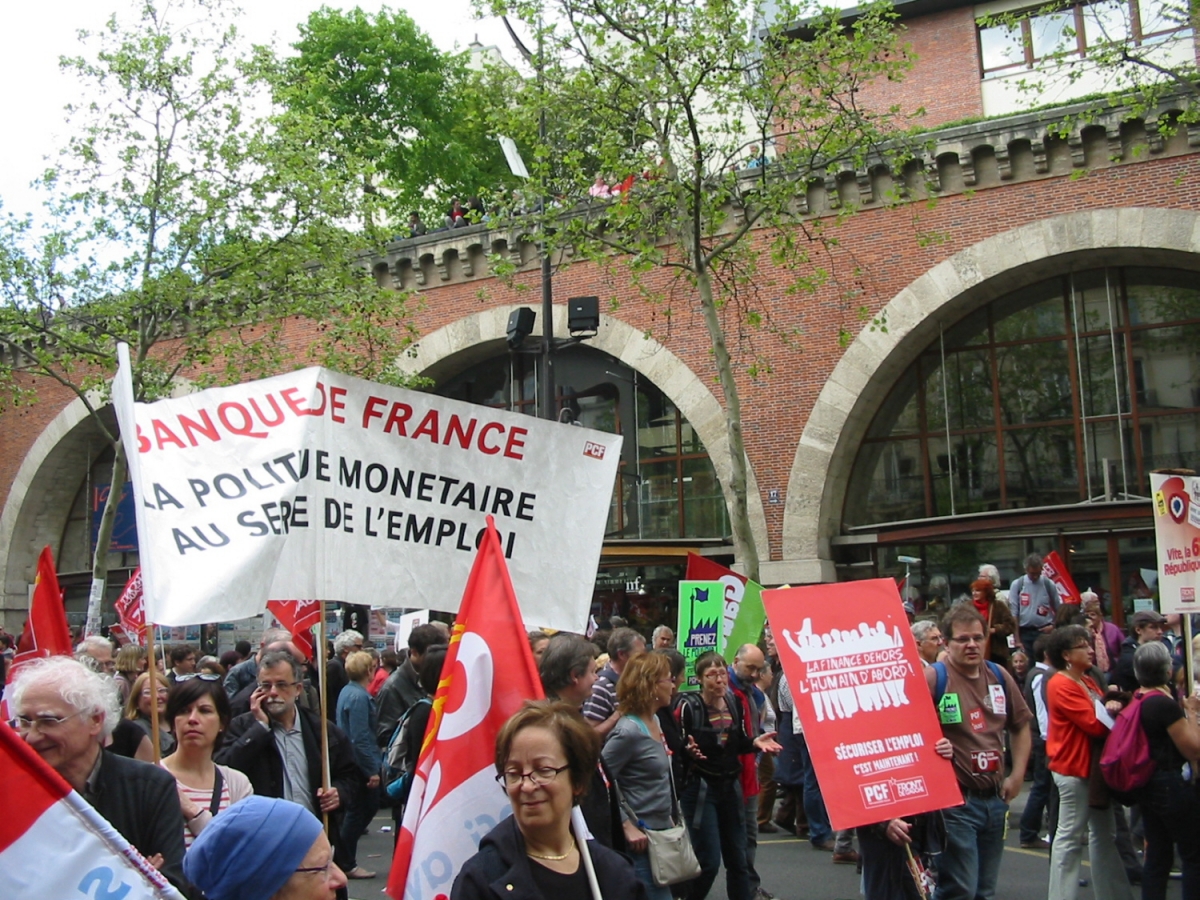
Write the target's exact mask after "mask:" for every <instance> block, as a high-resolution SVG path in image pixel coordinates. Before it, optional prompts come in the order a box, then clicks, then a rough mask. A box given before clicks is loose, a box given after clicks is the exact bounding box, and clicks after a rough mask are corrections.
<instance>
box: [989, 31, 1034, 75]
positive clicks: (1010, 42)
mask: <svg viewBox="0 0 1200 900" xmlns="http://www.w3.org/2000/svg"><path fill="white" fill-rule="evenodd" d="M979 52H980V55H981V56H982V58H983V70H984V71H985V72H987V71H990V70H992V69H1003V68H1005V67H1006V66H1012V65H1024V63H1025V48H1024V47H1023V46H1022V43H1021V26H1020V25H994V26H992V27H991V28H980V29H979Z"/></svg>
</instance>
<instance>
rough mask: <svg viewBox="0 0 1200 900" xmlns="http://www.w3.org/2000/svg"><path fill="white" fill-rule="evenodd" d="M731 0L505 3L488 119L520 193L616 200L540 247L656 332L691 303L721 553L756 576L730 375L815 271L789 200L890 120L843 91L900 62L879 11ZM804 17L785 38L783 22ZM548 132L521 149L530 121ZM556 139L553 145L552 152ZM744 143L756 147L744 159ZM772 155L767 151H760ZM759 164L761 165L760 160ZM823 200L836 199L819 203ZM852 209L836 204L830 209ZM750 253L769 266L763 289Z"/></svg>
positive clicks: (878, 139) (755, 370)
mask: <svg viewBox="0 0 1200 900" xmlns="http://www.w3.org/2000/svg"><path fill="white" fill-rule="evenodd" d="M774 7H775V10H776V11H775V13H774V14H773V17H772V18H771V19H770V20H769V21H768V20H767V19H766V18H765V16H764V9H763V5H762V4H758V3H750V4H746V3H743V2H740V0H707V2H703V3H694V2H691V0H636V2H635V0H546V2H545V3H541V2H536V0H534V2H529V3H520V2H518V3H505V2H503V0H496V2H493V3H492V4H491V6H489V7H488V8H489V9H490V11H492V12H494V13H503V14H509V15H512V16H515V17H517V18H519V19H520V20H521V21H522V22H523V23H524V24H525V25H526V27H528V28H529V29H531V30H532V31H533V33H534V34H535V36H536V43H537V47H538V50H537V52H536V53H534V54H533V59H532V62H533V65H534V68H535V70H536V71H537V72H538V75H537V76H536V77H535V78H534V79H531V83H530V85H529V87H528V88H527V90H526V91H524V92H522V93H521V94H520V96H519V102H518V103H516V104H514V105H512V106H509V107H506V108H497V109H496V110H495V114H496V118H497V122H496V124H495V126H494V127H493V130H494V131H496V132H497V133H503V134H512V135H522V136H526V137H525V140H527V141H530V142H532V143H533V144H534V147H535V149H534V151H533V153H532V154H531V155H532V159H533V162H532V165H531V167H530V168H531V177H532V181H533V183H532V184H531V185H530V188H529V189H530V191H531V192H541V194H542V196H549V197H552V196H557V195H565V196H567V197H573V198H585V199H586V198H587V196H588V188H589V186H590V185H591V184H592V182H593V179H594V178H595V176H596V175H597V174H600V175H602V176H604V177H605V178H606V179H607V180H610V182H611V181H622V180H624V179H626V177H627V176H629V175H631V174H632V175H633V176H634V177H633V178H632V179H631V180H629V181H627V182H626V183H627V184H628V185H629V189H628V190H627V191H625V192H623V193H621V194H619V195H618V196H617V197H616V198H615V199H612V200H607V201H601V202H585V203H581V204H579V205H578V206H577V207H575V208H574V209H573V210H571V211H570V212H568V213H566V214H563V215H559V216H556V217H554V218H552V219H548V220H546V221H545V222H543V223H542V225H541V226H540V228H539V226H538V225H537V223H536V222H531V225H530V227H531V229H539V230H540V237H541V238H543V239H544V240H546V242H547V246H548V247H549V248H550V249H551V251H552V252H553V251H554V250H555V249H556V248H561V247H568V246H569V247H570V248H571V250H572V252H573V253H574V254H575V257H576V258H586V259H591V260H594V261H598V262H599V263H600V264H601V265H609V266H614V267H618V268H619V269H620V270H621V275H622V277H629V275H632V277H633V278H634V280H635V283H636V284H637V286H638V287H639V289H640V290H641V293H642V295H643V297H644V298H645V299H646V300H648V301H650V302H653V303H655V304H657V305H658V308H659V311H660V315H661V318H660V321H665V322H666V323H667V324H668V326H669V323H670V320H671V318H672V316H673V315H674V309H673V307H672V304H673V303H678V302H680V301H679V298H680V297H685V298H686V300H684V301H683V302H685V303H687V304H692V303H694V304H695V306H696V307H697V308H698V309H699V311H700V313H701V315H702V317H703V321H704V324H705V326H706V329H707V332H708V335H709V338H710V339H711V341H712V348H713V361H714V366H715V369H716V376H717V380H718V383H719V385H720V392H721V393H720V395H721V397H722V398H723V401H724V408H725V414H726V432H727V434H728V440H729V447H730V457H731V463H732V473H731V478H730V492H731V494H732V503H731V517H730V518H731V523H732V529H733V538H734V543H735V550H736V554H737V557H738V559H739V561H740V562H741V564H742V565H743V566H744V570H745V572H746V573H747V574H748V575H749V576H750V577H751V578H754V579H757V578H758V577H759V574H758V573H759V548H758V547H757V546H756V545H755V541H754V537H753V535H752V533H751V529H750V521H749V514H748V504H747V497H746V490H747V467H746V455H745V446H744V442H743V438H742V413H741V394H740V390H739V385H738V381H739V377H741V376H744V375H749V376H751V377H755V376H759V375H765V374H766V371H767V369H769V365H770V363H769V355H768V354H766V353H764V352H762V351H761V349H759V348H758V347H757V344H756V338H757V336H759V335H764V334H765V335H774V336H775V337H777V338H779V339H781V340H783V341H784V342H785V343H786V342H787V340H788V338H789V334H788V329H787V326H786V323H775V322H772V321H771V319H770V316H769V314H768V311H767V304H766V303H765V302H763V301H764V298H765V297H767V296H771V295H775V296H778V295H779V294H780V293H783V292H792V291H803V290H806V289H811V288H813V287H815V286H817V285H819V284H821V283H823V282H824V281H826V280H827V279H828V278H829V277H830V272H829V271H828V270H827V269H824V268H823V267H822V266H821V265H818V264H817V259H818V256H819V255H818V254H814V253H811V252H810V248H815V247H820V246H824V245H825V243H826V242H828V241H831V240H832V238H831V237H830V236H829V234H830V233H829V231H828V229H826V228H823V227H822V224H821V222H820V221H819V220H816V219H813V218H812V217H810V216H806V215H803V214H802V210H801V205H800V203H799V202H798V197H799V196H803V194H804V191H805V188H806V186H807V185H808V184H809V183H810V182H811V181H814V180H815V181H819V182H820V183H821V184H824V179H825V175H826V173H827V171H829V170H831V169H833V170H834V171H837V169H838V167H846V168H857V169H861V168H864V167H865V166H866V165H867V163H868V160H869V159H870V158H871V156H872V154H882V153H883V152H884V141H885V139H887V138H889V137H893V136H894V134H895V129H896V127H897V124H898V123H897V121H896V120H897V113H896V112H895V111H894V110H871V109H868V108H865V107H864V106H862V105H860V103H859V91H860V90H861V89H862V88H863V87H864V86H865V85H866V84H867V83H868V82H870V81H871V80H873V79H876V78H890V79H895V78H900V77H902V75H903V73H904V71H905V70H906V68H907V65H908V63H907V60H906V58H905V55H904V51H903V49H902V48H901V46H900V45H899V44H898V43H897V38H896V34H895V27H894V16H893V14H892V13H891V11H890V7H888V6H886V5H872V6H867V7H864V8H863V9H862V11H861V14H860V15H859V16H858V17H857V18H856V20H855V21H854V23H853V24H852V25H849V26H848V25H847V23H846V22H845V21H844V20H843V19H842V18H841V14H840V13H839V12H837V11H834V10H820V9H817V8H816V7H802V6H797V5H795V4H792V3H790V2H784V3H780V4H774ZM801 22H806V24H805V25H804V26H803V33H804V35H803V39H800V40H796V39H793V38H792V37H791V36H788V35H787V34H785V26H789V25H791V26H793V27H794V25H795V23H801ZM543 111H545V114H546V120H547V122H549V123H553V128H552V129H549V128H548V129H546V130H545V131H544V132H543V133H544V134H547V135H558V141H559V143H550V142H548V141H545V140H538V139H537V138H535V137H528V136H530V135H536V134H537V133H538V129H537V127H536V124H534V123H536V121H537V120H538V119H539V118H540V116H541V114H542V113H543ZM562 141H565V142H567V146H563V145H562V143H561V142H562ZM755 145H757V146H758V148H760V149H759V150H758V151H755V150H754V149H753V148H754V147H755ZM771 146H773V147H774V148H775V150H776V151H777V152H775V151H766V150H764V149H762V148H767V147H771ZM764 153H769V157H770V158H769V164H767V165H759V164H760V163H763V162H765V161H768V160H766V159H764V157H763V154H764ZM831 205H837V204H831ZM852 208H853V204H852V203H845V204H842V205H841V206H840V213H839V214H842V215H844V214H848V213H849V212H850V211H851V210H852ZM760 254H763V255H765V256H769V258H770V259H771V260H772V261H773V262H774V263H776V264H779V265H781V266H783V267H784V268H785V270H786V271H787V273H788V275H787V281H786V283H780V284H774V285H770V284H767V283H766V282H765V280H764V276H763V273H762V270H761V268H760V267H759V266H758V259H759V257H760Z"/></svg>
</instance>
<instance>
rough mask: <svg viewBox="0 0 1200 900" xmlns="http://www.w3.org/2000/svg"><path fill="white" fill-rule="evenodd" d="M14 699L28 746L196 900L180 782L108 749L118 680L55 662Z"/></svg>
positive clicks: (31, 675) (44, 662) (33, 673)
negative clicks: (186, 865) (188, 871)
mask: <svg viewBox="0 0 1200 900" xmlns="http://www.w3.org/2000/svg"><path fill="white" fill-rule="evenodd" d="M68 697H69V698H70V699H69V700H68V699H67V698H68ZM8 700H9V703H10V708H11V710H12V711H13V713H14V714H15V719H14V721H15V723H16V727H17V731H18V733H19V734H20V735H21V737H22V738H23V739H24V740H25V743H27V744H28V745H29V746H30V747H32V748H33V749H34V750H35V751H36V752H37V754H38V756H40V757H41V758H42V759H44V760H45V761H46V762H47V763H48V764H49V765H50V767H51V768H53V769H54V770H55V771H56V772H58V774H59V775H61V776H62V777H63V778H64V779H65V780H66V781H67V783H68V784H70V785H71V787H73V788H74V789H75V790H76V791H78V792H79V794H80V795H81V796H82V797H83V798H84V799H85V800H87V801H88V803H90V804H91V805H92V806H93V807H95V809H96V812H98V813H99V814H100V815H101V816H103V817H104V818H105V819H106V820H107V821H108V822H109V824H110V825H112V826H113V828H115V829H116V830H117V831H118V832H120V834H121V835H123V836H124V838H125V840H127V841H129V843H131V844H132V845H133V846H134V847H136V848H137V850H138V852H139V853H141V854H142V855H143V856H144V857H146V858H147V859H148V860H150V861H151V862H152V863H154V864H155V865H157V866H158V868H159V870H160V871H161V872H162V873H163V875H165V876H166V877H167V878H168V879H169V880H170V881H171V883H172V884H174V885H175V886H176V887H178V888H180V889H181V890H182V891H183V892H184V893H185V894H188V895H189V896H190V895H192V894H193V893H195V894H196V895H197V896H198V892H195V891H194V889H193V888H192V886H191V885H190V884H189V883H188V882H187V881H186V879H185V878H184V875H183V813H182V812H181V811H180V808H179V793H178V791H177V790H176V788H175V779H174V778H173V777H172V776H171V774H170V773H169V772H167V770H166V769H162V768H159V767H158V766H152V765H150V764H149V763H144V762H139V761H137V760H135V759H126V758H125V757H122V756H116V755H115V754H112V753H106V752H105V751H104V750H103V749H102V748H103V746H104V741H105V739H106V738H107V737H108V736H109V734H111V733H112V729H113V726H115V725H116V724H117V721H118V719H119V716H118V715H117V708H118V703H117V689H116V685H114V684H113V682H112V679H111V678H107V677H106V676H103V675H100V674H99V673H97V672H93V671H91V670H90V669H88V668H87V667H86V666H84V665H82V664H80V663H78V662H76V661H75V660H73V659H69V658H67V657H64V656H54V657H50V658H49V659H40V660H36V661H34V662H30V663H26V664H25V665H23V666H22V667H21V669H20V671H19V672H18V673H17V675H16V676H15V678H14V679H13V683H12V684H11V685H9V692H8ZM10 799H12V801H13V802H18V801H19V798H10Z"/></svg>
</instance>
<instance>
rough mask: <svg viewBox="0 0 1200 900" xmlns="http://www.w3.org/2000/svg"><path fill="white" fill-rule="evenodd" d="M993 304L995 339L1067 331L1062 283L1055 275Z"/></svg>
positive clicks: (1011, 339) (1057, 333)
mask: <svg viewBox="0 0 1200 900" xmlns="http://www.w3.org/2000/svg"><path fill="white" fill-rule="evenodd" d="M993 307H994V316H995V318H996V320H997V321H996V341H997V342H1000V343H1003V342H1007V341H1028V340H1032V339H1034V338H1040V337H1058V336H1059V335H1063V334H1066V320H1065V319H1064V318H1063V285H1062V282H1061V281H1059V280H1058V279H1057V278H1052V279H1051V280H1050V281H1043V282H1042V283H1041V284H1036V285H1033V286H1032V287H1029V288H1026V289H1025V290H1023V291H1020V292H1019V293H1017V294H1015V295H1010V296H1008V297H1005V298H1004V299H1002V300H997V301H996V302H995V304H993ZM1001 316H1003V318H1001Z"/></svg>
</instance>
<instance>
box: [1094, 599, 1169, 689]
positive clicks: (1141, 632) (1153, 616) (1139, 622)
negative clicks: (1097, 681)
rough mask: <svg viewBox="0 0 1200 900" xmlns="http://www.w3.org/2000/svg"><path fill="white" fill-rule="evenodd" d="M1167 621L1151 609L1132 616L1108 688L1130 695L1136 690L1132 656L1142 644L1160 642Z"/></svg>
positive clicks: (1136, 682) (1136, 684) (1136, 683)
mask: <svg viewBox="0 0 1200 900" xmlns="http://www.w3.org/2000/svg"><path fill="white" fill-rule="evenodd" d="M1166 622H1167V620H1166V619H1164V618H1163V617H1162V616H1160V615H1159V614H1158V613H1156V612H1155V611H1154V610H1152V609H1143V610H1140V611H1139V612H1135V613H1134V614H1133V618H1132V619H1131V620H1130V621H1129V629H1130V632H1129V637H1127V638H1125V640H1124V641H1123V642H1122V643H1121V655H1120V656H1119V657H1117V664H1116V665H1115V666H1113V669H1112V674H1111V675H1110V676H1109V679H1108V683H1109V686H1110V687H1113V686H1116V687H1118V688H1120V689H1121V690H1122V691H1129V692H1130V693H1132V692H1133V691H1136V690H1137V689H1138V681H1137V677H1136V676H1135V675H1134V674H1133V654H1134V653H1135V652H1136V651H1137V648H1138V647H1140V646H1141V645H1142V644H1148V643H1150V642H1151V641H1159V640H1162V635H1163V626H1164V625H1165V624H1166Z"/></svg>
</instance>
